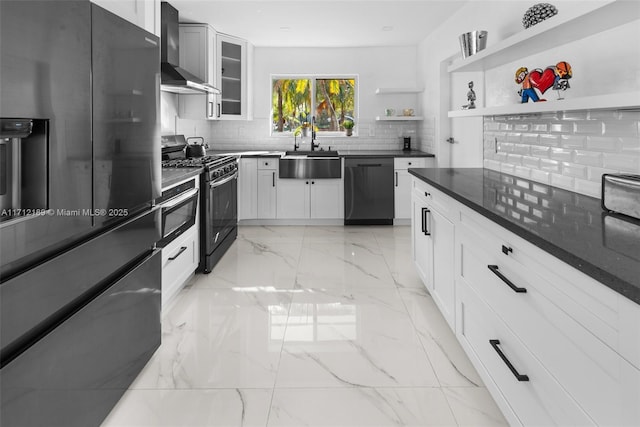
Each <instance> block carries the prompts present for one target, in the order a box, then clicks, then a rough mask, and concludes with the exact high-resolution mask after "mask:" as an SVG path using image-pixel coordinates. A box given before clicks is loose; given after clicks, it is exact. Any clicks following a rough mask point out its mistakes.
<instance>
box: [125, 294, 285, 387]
mask: <svg viewBox="0 0 640 427" xmlns="http://www.w3.org/2000/svg"><path fill="white" fill-rule="evenodd" d="M290 301H291V295H290V293H289V292H288V291H286V290H264V289H260V288H256V289H248V288H241V289H239V290H233V289H220V290H214V289H190V290H187V291H186V292H185V293H184V294H183V295H181V298H180V300H179V301H178V302H177V304H176V305H175V306H174V307H173V309H172V310H171V312H170V313H169V314H168V315H167V316H165V318H164V319H163V335H162V345H161V346H160V348H159V349H158V351H156V353H155V354H154V356H153V358H152V359H151V360H150V361H149V363H148V364H147V366H146V367H145V369H144V370H143V371H142V372H141V374H140V375H139V376H138V378H137V379H136V381H135V382H134V383H133V384H132V386H131V388H133V389H153V388H176V389H189V388H194V389H203V388H241V387H252V388H263V387H267V388H269V387H273V386H274V383H275V378H276V374H277V368H278V363H279V360H280V352H281V349H282V342H283V336H284V326H282V327H281V326H278V321H279V323H284V321H285V320H286V318H287V315H288V311H289V305H290ZM276 320H278V321H276ZM274 323H275V325H274V326H273V327H271V325H273V324H274Z"/></svg>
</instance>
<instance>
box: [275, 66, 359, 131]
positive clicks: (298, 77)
mask: <svg viewBox="0 0 640 427" xmlns="http://www.w3.org/2000/svg"><path fill="white" fill-rule="evenodd" d="M281 79H291V80H303V79H306V80H310V81H311V109H312V111H315V109H316V92H317V90H316V81H317V80H353V81H354V93H353V121H354V123H355V126H354V128H353V136H357V135H358V133H357V128H358V112H359V109H360V108H359V92H360V89H359V80H360V79H359V76H358V74H355V73H354V74H324V73H323V74H315V73H313V74H280V73H278V74H271V75H270V79H269V83H270V84H269V135H270V136H272V137H275V138H279V137H283V138H290V137H292V136H293V131H291V130H289V131H283V132H275V131H274V130H273V82H274V80H281ZM312 116H313V114H312ZM320 136H322V137H323V138H326V137H328V138H337V137H344V136H345V132H344V131H321V132H320V131H318V132H316V137H320ZM353 136H352V137H353Z"/></svg>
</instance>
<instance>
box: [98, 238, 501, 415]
mask: <svg viewBox="0 0 640 427" xmlns="http://www.w3.org/2000/svg"><path fill="white" fill-rule="evenodd" d="M178 298H179V299H178V301H177V302H176V304H175V305H174V306H173V308H172V309H171V310H170V312H169V313H168V314H167V315H166V316H165V318H164V319H163V337H162V346H161V347H160V349H159V350H158V351H157V353H156V354H155V355H154V357H153V358H152V359H151V361H150V362H149V364H148V365H147V366H146V368H145V369H144V371H143V372H142V373H141V374H140V376H139V377H138V378H137V379H136V381H135V382H134V383H133V384H132V386H131V388H130V390H129V391H127V393H126V394H125V395H124V396H123V398H122V399H121V401H120V402H119V403H118V405H117V406H116V407H115V408H114V410H113V411H112V412H111V414H110V415H109V417H108V418H107V420H105V423H104V424H103V426H104V427H112V426H178V425H180V426H345V427H346V426H431V425H438V426H442V425H447V426H448V425H454V426H455V425H473V426H479V425H486V426H495V425H506V421H505V420H504V418H503V417H502V415H501V414H500V411H499V410H498V408H497V407H496V405H495V403H494V401H493V400H492V398H491V396H490V395H489V393H488V392H487V390H486V388H485V387H484V385H483V384H482V381H481V380H480V378H479V377H478V374H477V372H476V371H475V369H474V368H473V367H472V365H471V363H470V362H469V360H468V359H467V357H466V355H465V354H464V352H463V351H462V349H461V347H460V345H459V344H458V343H457V341H456V339H455V336H454V334H453V332H452V331H451V330H450V329H449V327H448V326H447V324H446V322H445V320H444V319H443V318H442V316H441V315H440V313H439V311H438V309H437V308H436V306H435V304H434V302H433V300H432V299H431V297H430V296H429V294H428V293H427V292H426V291H425V290H424V287H423V286H422V284H421V283H420V279H419V278H418V277H417V275H416V273H415V269H414V267H413V264H412V262H411V238H410V229H409V227H398V226H396V227H324V226H323V227H321V226H313V227H312V226H307V227H249V226H243V227H240V229H239V236H238V240H237V241H236V242H235V243H234V244H233V246H232V247H231V248H230V250H229V251H228V252H227V254H226V255H225V256H224V257H223V259H222V260H221V261H220V263H219V264H218V265H217V266H216V268H215V269H214V271H213V272H212V273H211V274H209V275H196V277H195V278H194V280H193V281H192V282H191V283H190V284H189V285H188V286H187V287H186V288H185V289H184V290H183V291H182V292H181V294H180V295H179V297H178Z"/></svg>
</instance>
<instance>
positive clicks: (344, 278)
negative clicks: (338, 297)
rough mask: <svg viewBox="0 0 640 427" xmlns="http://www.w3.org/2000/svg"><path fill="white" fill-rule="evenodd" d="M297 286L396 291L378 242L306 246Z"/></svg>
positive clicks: (328, 243)
mask: <svg viewBox="0 0 640 427" xmlns="http://www.w3.org/2000/svg"><path fill="white" fill-rule="evenodd" d="M296 286H298V287H303V288H326V287H337V288H341V289H357V288H362V289H367V288H379V287H382V288H395V282H394V280H393V277H392V276H391V272H390V270H389V268H388V267H387V264H386V262H385V260H384V257H383V256H382V253H381V251H380V248H379V247H378V245H377V243H376V242H375V239H374V240H373V241H372V242H370V243H352V242H342V241H335V242H317V243H315V242H314V243H308V242H307V241H306V240H305V243H304V244H303V247H302V253H301V255H300V263H299V265H298V272H297V277H296Z"/></svg>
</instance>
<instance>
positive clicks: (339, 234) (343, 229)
mask: <svg viewBox="0 0 640 427" xmlns="http://www.w3.org/2000/svg"><path fill="white" fill-rule="evenodd" d="M304 240H305V242H306V243H311V242H315V243H319V242H344V243H360V244H370V245H371V244H373V245H375V244H376V239H375V236H374V234H373V232H372V231H371V230H370V229H369V227H362V226H324V225H309V226H307V227H306V228H305V231H304Z"/></svg>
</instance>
